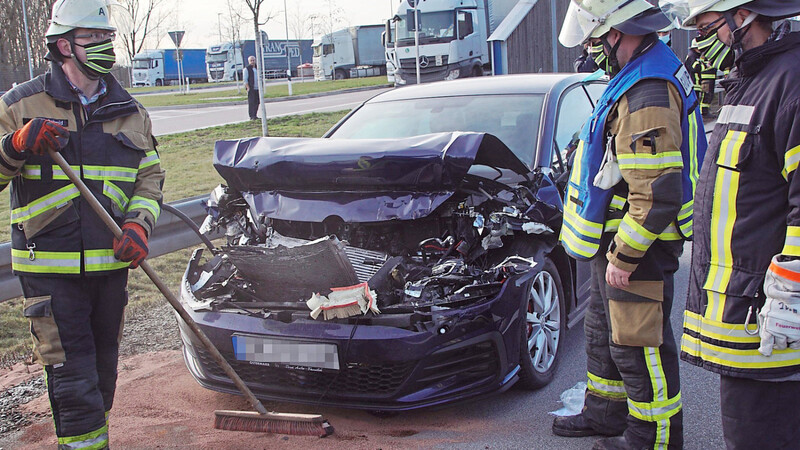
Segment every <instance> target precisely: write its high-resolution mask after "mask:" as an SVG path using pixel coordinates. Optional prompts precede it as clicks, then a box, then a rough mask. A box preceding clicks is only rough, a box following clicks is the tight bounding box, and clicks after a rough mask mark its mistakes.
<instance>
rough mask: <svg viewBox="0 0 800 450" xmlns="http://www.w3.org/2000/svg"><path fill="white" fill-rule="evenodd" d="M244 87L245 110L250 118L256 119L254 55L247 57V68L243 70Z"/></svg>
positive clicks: (256, 74) (256, 72)
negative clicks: (245, 94)
mask: <svg viewBox="0 0 800 450" xmlns="http://www.w3.org/2000/svg"><path fill="white" fill-rule="evenodd" d="M244 89H245V90H246V91H247V112H248V114H250V120H258V106H259V100H260V99H259V98H258V69H257V68H256V57H255V56H250V57H249V58H247V68H246V70H245V71H244Z"/></svg>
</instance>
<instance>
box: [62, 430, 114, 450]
mask: <svg viewBox="0 0 800 450" xmlns="http://www.w3.org/2000/svg"><path fill="white" fill-rule="evenodd" d="M106 446H108V425H103V426H102V427H100V428H98V429H97V430H95V431H90V432H88V433H85V434H82V435H80V436H67V437H60V438H58V448H59V449H69V450H73V449H81V450H94V449H102V448H105V447H106Z"/></svg>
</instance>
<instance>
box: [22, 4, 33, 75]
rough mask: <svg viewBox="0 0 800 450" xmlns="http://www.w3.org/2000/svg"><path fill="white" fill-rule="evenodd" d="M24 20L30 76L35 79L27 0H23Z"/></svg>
mask: <svg viewBox="0 0 800 450" xmlns="http://www.w3.org/2000/svg"><path fill="white" fill-rule="evenodd" d="M22 20H23V22H25V46H26V47H27V50H28V75H30V79H31V80H32V79H33V59H32V58H31V37H30V35H29V34H28V11H27V8H25V0H22Z"/></svg>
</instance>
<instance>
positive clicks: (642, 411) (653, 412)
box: [628, 392, 683, 422]
mask: <svg viewBox="0 0 800 450" xmlns="http://www.w3.org/2000/svg"><path fill="white" fill-rule="evenodd" d="M682 406H683V404H682V402H681V393H680V392H678V394H677V395H675V397H672V398H670V399H667V400H663V401H657V402H652V403H646V402H635V401H633V400H631V399H630V398H628V413H630V415H632V416H633V417H636V418H637V419H639V420H644V421H645V422H657V421H659V420H666V419H669V418H670V417H672V416H674V415H675V414H678V413H679V412H680V410H681V407H682Z"/></svg>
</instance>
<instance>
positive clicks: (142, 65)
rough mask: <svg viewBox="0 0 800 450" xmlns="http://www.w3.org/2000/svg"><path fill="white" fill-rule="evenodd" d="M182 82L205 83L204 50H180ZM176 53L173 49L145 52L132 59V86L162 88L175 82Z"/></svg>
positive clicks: (177, 72) (178, 75) (176, 72)
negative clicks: (187, 79) (187, 80)
mask: <svg viewBox="0 0 800 450" xmlns="http://www.w3.org/2000/svg"><path fill="white" fill-rule="evenodd" d="M180 54H181V58H182V59H183V80H186V78H189V82H191V83H205V82H206V80H207V79H208V76H207V75H206V50H205V49H204V48H182V49H181V53H180ZM179 77H180V74H179V69H178V52H177V50H176V49H174V48H168V49H160V50H146V51H143V52H140V53H139V54H138V55H136V56H134V57H133V85H134V86H164V85H168V84H172V83H173V82H177V81H178V78H179Z"/></svg>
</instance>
